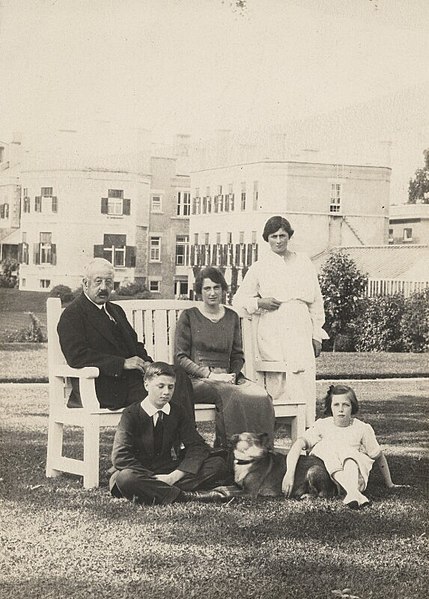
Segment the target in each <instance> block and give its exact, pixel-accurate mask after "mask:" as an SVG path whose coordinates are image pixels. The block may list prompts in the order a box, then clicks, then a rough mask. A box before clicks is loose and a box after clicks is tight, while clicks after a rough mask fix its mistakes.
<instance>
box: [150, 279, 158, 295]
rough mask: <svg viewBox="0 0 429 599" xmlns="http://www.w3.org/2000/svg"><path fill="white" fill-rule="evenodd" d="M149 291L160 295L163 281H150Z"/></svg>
mask: <svg viewBox="0 0 429 599" xmlns="http://www.w3.org/2000/svg"><path fill="white" fill-rule="evenodd" d="M149 291H151V292H152V293H159V292H160V291H161V281H160V280H159V279H149Z"/></svg>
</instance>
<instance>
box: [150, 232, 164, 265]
mask: <svg viewBox="0 0 429 599" xmlns="http://www.w3.org/2000/svg"><path fill="white" fill-rule="evenodd" d="M149 260H150V261H151V262H161V237H151V238H150V241H149Z"/></svg>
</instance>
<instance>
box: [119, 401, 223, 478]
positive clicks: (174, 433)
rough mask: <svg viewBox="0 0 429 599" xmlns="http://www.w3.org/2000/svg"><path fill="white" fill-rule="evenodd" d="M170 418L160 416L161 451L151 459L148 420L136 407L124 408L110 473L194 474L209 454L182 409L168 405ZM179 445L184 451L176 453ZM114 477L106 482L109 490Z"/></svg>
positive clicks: (150, 430)
mask: <svg viewBox="0 0 429 599" xmlns="http://www.w3.org/2000/svg"><path fill="white" fill-rule="evenodd" d="M170 408H171V409H170V414H169V415H168V416H166V415H165V416H164V434H163V444H162V451H161V454H160V455H159V456H155V455H154V449H153V424H152V418H151V417H150V416H149V415H148V414H147V413H146V412H145V411H144V410H143V408H142V407H141V405H140V403H134V404H132V405H131V406H128V407H127V408H125V410H124V411H123V413H122V417H121V421H120V423H119V425H118V428H117V431H116V433H115V439H114V442H113V449H112V463H113V468H112V470H111V472H115V471H118V470H124V469H126V468H131V469H132V470H136V471H139V472H144V473H146V474H148V475H151V474H153V473H156V474H167V473H169V472H172V471H173V470H175V469H176V468H177V469H179V470H182V471H183V472H186V473H188V474H197V472H198V471H199V469H200V467H201V465H202V463H203V462H204V460H205V459H206V458H207V457H208V456H209V455H210V453H211V450H210V447H209V446H208V445H207V443H206V442H205V441H204V439H203V438H202V437H201V436H200V435H199V434H198V432H197V431H196V429H195V424H194V423H192V421H191V420H190V419H189V417H188V416H187V414H186V411H184V409H183V408H182V406H180V405H177V404H174V403H170ZM182 443H183V445H184V446H185V449H184V450H183V451H181V452H180V455H179V449H180V445H181V444H182ZM114 483H115V476H114V475H113V476H112V477H111V479H110V487H111V488H112V487H113V485H114Z"/></svg>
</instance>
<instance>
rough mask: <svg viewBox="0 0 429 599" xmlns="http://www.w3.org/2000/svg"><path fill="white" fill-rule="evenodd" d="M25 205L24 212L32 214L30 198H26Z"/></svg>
mask: <svg viewBox="0 0 429 599" xmlns="http://www.w3.org/2000/svg"><path fill="white" fill-rule="evenodd" d="M23 204H24V205H23V210H24V212H30V198H29V197H28V196H24V200H23Z"/></svg>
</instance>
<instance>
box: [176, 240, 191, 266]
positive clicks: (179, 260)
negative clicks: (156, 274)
mask: <svg viewBox="0 0 429 599" xmlns="http://www.w3.org/2000/svg"><path fill="white" fill-rule="evenodd" d="M188 264H189V235H176V265H177V266H188Z"/></svg>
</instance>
